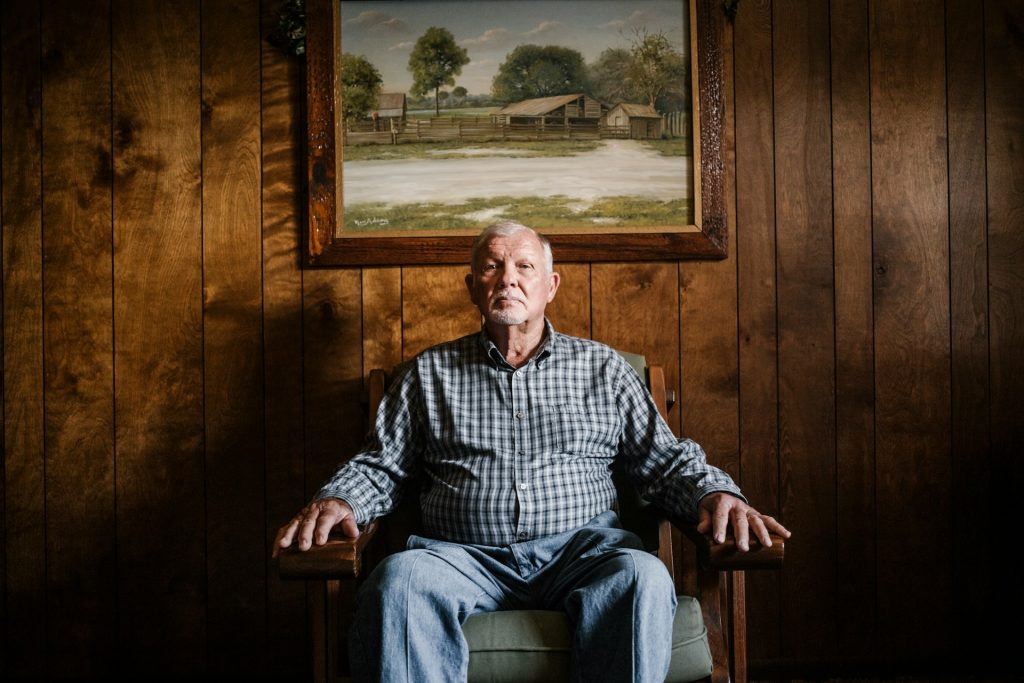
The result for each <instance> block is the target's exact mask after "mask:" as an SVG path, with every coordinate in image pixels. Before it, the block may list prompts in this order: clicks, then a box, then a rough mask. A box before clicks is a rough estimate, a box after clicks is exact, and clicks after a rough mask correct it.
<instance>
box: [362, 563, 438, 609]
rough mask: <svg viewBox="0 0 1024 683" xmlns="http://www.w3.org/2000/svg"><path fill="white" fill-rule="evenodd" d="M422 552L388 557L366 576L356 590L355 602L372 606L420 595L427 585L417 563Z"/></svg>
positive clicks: (428, 582) (427, 582)
mask: <svg viewBox="0 0 1024 683" xmlns="http://www.w3.org/2000/svg"><path fill="white" fill-rule="evenodd" d="M427 552H428V551H426V550H405V551H402V552H398V553H394V554H392V555H388V556H387V557H386V558H384V559H383V560H382V561H381V563H380V564H378V565H377V567H376V568H375V569H374V570H373V571H372V572H371V573H370V575H369V576H368V577H367V579H366V581H364V582H363V585H362V586H361V587H360V589H359V601H360V602H361V603H363V602H370V603H373V604H376V605H379V604H382V603H387V602H389V601H391V600H394V599H396V598H401V597H403V596H405V595H407V594H408V593H409V592H410V591H422V590H423V589H424V588H426V587H428V586H429V584H430V581H426V580H424V579H423V577H422V574H424V573H425V572H423V571H422V567H421V566H420V565H421V561H422V560H423V559H424V557H423V556H424V555H425V554H427Z"/></svg>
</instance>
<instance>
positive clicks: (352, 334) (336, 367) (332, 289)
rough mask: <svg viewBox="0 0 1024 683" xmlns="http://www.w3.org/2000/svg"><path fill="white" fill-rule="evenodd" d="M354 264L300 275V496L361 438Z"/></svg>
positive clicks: (359, 344) (357, 279) (359, 323)
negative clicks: (302, 454) (302, 381)
mask: <svg viewBox="0 0 1024 683" xmlns="http://www.w3.org/2000/svg"><path fill="white" fill-rule="evenodd" d="M361 280H362V277H361V273H360V271H359V270H358V269H344V270H311V271H307V272H306V274H305V277H304V278H303V290H304V291H303V306H304V316H303V325H304V330H305V335H304V340H303V358H304V362H305V391H306V398H305V402H306V408H305V418H306V420H305V421H306V497H307V498H309V497H310V496H312V495H313V494H314V493H315V492H316V491H317V490H318V489H319V488H320V486H321V485H322V484H323V483H324V481H325V480H326V479H327V477H328V476H329V475H330V474H331V473H333V472H334V470H335V469H336V468H337V466H338V465H339V464H340V463H341V462H342V461H344V460H345V459H347V458H349V457H351V456H352V455H353V454H354V453H355V452H356V450H357V449H358V448H359V446H360V444H361V443H362V440H363V436H364V434H365V427H366V420H365V419H364V417H363V415H362V412H361V411H360V410H359V399H360V396H361V394H362V388H363V371H362V366H363V363H362V338H363V334H362V291H361V287H360V285H361Z"/></svg>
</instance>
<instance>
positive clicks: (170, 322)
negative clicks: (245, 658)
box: [111, 0, 206, 674]
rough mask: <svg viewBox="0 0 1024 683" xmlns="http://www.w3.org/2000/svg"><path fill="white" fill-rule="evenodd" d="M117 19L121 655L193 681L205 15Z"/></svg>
mask: <svg viewBox="0 0 1024 683" xmlns="http://www.w3.org/2000/svg"><path fill="white" fill-rule="evenodd" d="M111 11H112V14H113V25H112V30H113V83H114V86H113V92H114V130H115V133H114V140H115V142H114V249H115V253H114V311H115V314H114V348H115V410H116V414H117V418H116V448H117V456H116V457H117V474H116V476H117V520H118V522H117V539H118V540H117V542H118V570H117V573H118V588H119V591H118V605H119V627H120V643H119V644H120V647H119V652H120V654H121V656H122V657H123V662H122V666H123V667H124V668H125V669H127V670H138V671H141V670H149V671H161V672H165V673H167V674H172V673H179V674H180V673H192V672H199V671H202V670H203V669H204V668H205V665H206V626H205V624H206V554H205V550H206V538H205V514H204V509H205V493H206V492H205V488H204V483H205V482H204V472H203V464H204V463H203V374H202V363H203V327H202V325H203V319H202V293H201V289H200V288H201V280H202V265H201V261H202V250H201V249H202V247H201V241H200V239H201V238H200V234H201V221H202V216H201V197H200V173H201V171H200V165H201V160H200V99H199V76H200V74H199V65H200V61H199V13H198V3H195V2H185V1H177V2H166V1H161V2H157V1H152V0H151V1H135V0H133V1H132V2H125V1H123V0H120V1H116V2H114V3H113V4H112V8H111ZM158 615H159V616H158Z"/></svg>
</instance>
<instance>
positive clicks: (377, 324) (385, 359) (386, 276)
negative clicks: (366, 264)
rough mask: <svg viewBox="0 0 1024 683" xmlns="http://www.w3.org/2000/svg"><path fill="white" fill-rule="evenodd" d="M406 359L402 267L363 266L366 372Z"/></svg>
mask: <svg viewBox="0 0 1024 683" xmlns="http://www.w3.org/2000/svg"><path fill="white" fill-rule="evenodd" d="M401 360H402V269H401V268H364V269H363V364H364V366H365V367H364V368H363V376H364V378H365V377H366V376H368V375H369V373H370V370H372V369H374V368H381V369H382V370H385V371H390V370H391V368H393V367H394V366H395V365H396V364H398V363H399V362H401Z"/></svg>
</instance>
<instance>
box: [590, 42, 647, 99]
mask: <svg viewBox="0 0 1024 683" xmlns="http://www.w3.org/2000/svg"><path fill="white" fill-rule="evenodd" d="M632 64H633V55H631V54H630V53H629V50H625V49H623V48H608V49H607V50H604V51H603V52H602V53H601V54H600V55H599V56H598V58H597V61H596V62H594V63H593V64H591V65H590V68H589V73H590V76H589V78H590V85H591V87H592V88H593V92H592V95H593V96H594V97H595V98H596V99H597V100H598V101H600V102H604V103H605V104H608V105H614V104H617V103H618V102H630V101H632V100H634V99H636V98H635V96H634V95H633V93H632V91H631V89H630V87H629V81H628V80H627V79H626V74H627V73H628V72H629V68H630V66H631V65H632Z"/></svg>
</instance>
